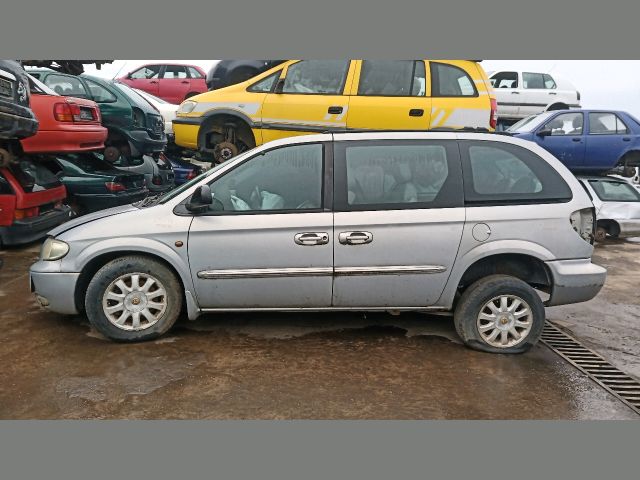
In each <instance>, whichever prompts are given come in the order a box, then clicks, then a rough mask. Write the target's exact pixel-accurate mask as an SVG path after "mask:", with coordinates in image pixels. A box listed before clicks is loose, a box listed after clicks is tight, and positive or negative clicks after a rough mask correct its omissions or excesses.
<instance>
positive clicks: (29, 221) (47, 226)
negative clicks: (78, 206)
mask: <svg viewBox="0 0 640 480" xmlns="http://www.w3.org/2000/svg"><path fill="white" fill-rule="evenodd" d="M71 216H72V211H71V208H70V207H68V206H67V205H64V206H63V207H62V208H57V209H55V210H52V211H50V212H47V213H45V214H44V215H39V216H37V217H32V218H25V219H23V220H16V221H14V222H13V224H11V225H10V226H8V227H0V236H1V237H2V243H4V244H5V245H18V244H21V243H30V242H34V241H36V240H39V239H41V238H42V237H44V236H45V235H46V233H47V232H48V231H49V230H52V229H53V228H55V227H57V226H58V225H61V224H63V223H64V222H66V221H67V220H69V219H70V218H71Z"/></svg>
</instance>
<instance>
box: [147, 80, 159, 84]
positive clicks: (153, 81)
mask: <svg viewBox="0 0 640 480" xmlns="http://www.w3.org/2000/svg"><path fill="white" fill-rule="evenodd" d="M149 83H153V84H156V83H158V82H157V81H156V80H151V81H150V82H149Z"/></svg>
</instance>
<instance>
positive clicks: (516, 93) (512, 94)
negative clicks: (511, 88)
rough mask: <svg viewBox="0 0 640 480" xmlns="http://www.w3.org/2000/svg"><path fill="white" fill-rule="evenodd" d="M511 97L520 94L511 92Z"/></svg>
mask: <svg viewBox="0 0 640 480" xmlns="http://www.w3.org/2000/svg"><path fill="white" fill-rule="evenodd" d="M511 95H520V92H511Z"/></svg>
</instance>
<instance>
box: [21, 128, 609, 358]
mask: <svg viewBox="0 0 640 480" xmlns="http://www.w3.org/2000/svg"><path fill="white" fill-rule="evenodd" d="M594 225H595V223H594V208H593V204H592V203H591V200H590V199H589V196H588V195H587V193H586V192H585V190H584V189H583V188H582V187H581V185H580V184H579V182H578V180H577V179H576V178H575V177H574V176H573V175H572V174H571V173H570V172H569V171H568V170H567V169H566V168H565V167H564V166H563V165H562V164H561V163H560V162H559V161H558V160H557V159H556V158H554V157H553V156H552V155H551V154H549V153H548V152H547V151H545V150H543V149H541V148H540V147H538V146H536V145H535V144H533V143H530V142H526V141H523V140H519V139H514V138H510V137H505V136H501V135H494V134H478V133H461V132H460V133H457V132H371V133H344V134H322V135H310V136H304V137H293V138H288V139H283V140H278V141H275V142H271V143H267V144H264V145H262V146H261V147H258V148H255V149H253V150H251V151H248V152H245V153H243V154H242V155H240V156H238V157H237V158H234V159H233V160H232V161H229V162H227V163H223V164H221V165H218V166H216V167H215V168H213V169H211V170H209V171H207V172H205V173H204V174H202V175H201V176H199V177H197V178H195V179H194V180H192V181H191V182H189V183H187V184H185V185H183V186H182V187H180V188H177V189H175V190H174V191H172V192H170V193H168V194H166V195H165V196H163V197H159V198H156V199H154V200H151V201H146V202H142V203H139V204H135V205H130V206H126V207H119V208H114V209H110V210H104V211H101V212H98V213H95V214H92V215H86V216H83V217H81V218H78V219H75V220H73V221H70V222H67V223H65V224H64V225H62V226H61V227H59V228H57V229H55V230H53V231H51V232H50V234H49V235H50V236H49V237H48V239H47V240H46V241H45V243H44V245H43V247H42V252H41V255H40V260H39V261H38V262H36V263H35V264H34V265H33V266H32V267H31V271H30V274H31V275H30V276H31V288H32V290H33V291H34V292H35V293H36V295H37V299H38V301H39V302H40V304H41V305H43V306H45V307H48V308H50V309H51V310H53V311H55V312H59V313H64V314H78V313H80V312H86V314H87V316H88V318H89V320H90V322H91V323H92V324H93V325H94V326H95V328H97V329H98V330H99V331H100V332H102V333H103V334H104V335H106V336H107V337H109V338H111V339H113V340H118V341H139V340H147V339H152V338H156V337H158V336H160V335H162V334H163V333H165V332H166V331H167V330H169V328H171V326H172V325H173V323H174V322H175V321H176V319H177V317H178V315H179V314H180V312H181V310H182V309H183V307H184V308H185V309H186V313H187V316H188V317H189V319H195V318H197V317H198V316H199V315H200V314H202V313H208V312H228V311H234V310H258V311H271V310H280V311H282V310H295V311H302V310H315V311H318V310H320V311H324V310H327V311H334V310H391V311H401V310H419V311H450V312H451V311H452V312H453V319H454V323H455V326H456V329H457V331H458V333H459V334H460V336H461V337H462V339H463V340H464V342H465V343H466V344H467V345H469V346H470V347H473V348H476V349H479V350H484V351H489V352H498V353H516V352H523V351H525V350H527V349H528V348H530V347H531V346H532V345H533V344H535V342H536V341H537V340H538V338H539V336H540V334H541V331H542V328H543V325H544V320H545V312H544V307H545V305H546V306H550V305H560V304H568V303H575V302H582V301H586V300H589V299H591V298H593V297H594V296H595V295H596V294H597V293H598V291H599V290H600V288H601V287H602V285H603V283H604V280H605V276H606V270H605V269H604V268H602V267H600V266H597V265H594V264H593V263H591V254H592V252H593V245H592V244H593V238H594Z"/></svg>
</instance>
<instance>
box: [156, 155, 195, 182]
mask: <svg viewBox="0 0 640 480" xmlns="http://www.w3.org/2000/svg"><path fill="white" fill-rule="evenodd" d="M161 155H163V156H164V157H165V158H166V159H167V160H169V162H171V167H172V168H173V174H174V175H175V177H174V179H175V182H176V185H182V184H183V183H186V182H188V181H189V180H191V179H192V178H195V177H197V176H198V175H200V174H201V173H202V168H201V167H199V166H198V165H194V164H193V163H189V162H187V161H185V160H181V159H178V158H175V157H169V156H168V155H166V154H164V153H162V154H161Z"/></svg>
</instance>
